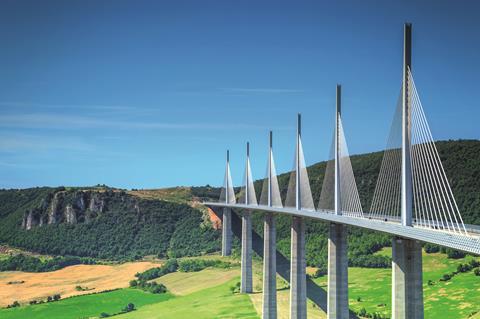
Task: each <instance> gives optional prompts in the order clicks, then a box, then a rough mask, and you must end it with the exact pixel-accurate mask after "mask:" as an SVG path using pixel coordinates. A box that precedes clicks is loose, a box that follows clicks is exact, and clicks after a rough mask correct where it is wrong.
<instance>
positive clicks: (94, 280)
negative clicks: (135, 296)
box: [0, 262, 159, 307]
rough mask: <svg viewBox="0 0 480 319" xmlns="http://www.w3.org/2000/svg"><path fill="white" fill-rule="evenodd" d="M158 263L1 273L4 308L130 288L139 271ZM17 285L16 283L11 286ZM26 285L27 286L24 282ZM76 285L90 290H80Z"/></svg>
mask: <svg viewBox="0 0 480 319" xmlns="http://www.w3.org/2000/svg"><path fill="white" fill-rule="evenodd" d="M158 266H159V264H158V263H153V262H134V263H125V264H121V265H75V266H70V267H66V268H63V269H61V270H57V271H52V272H44V273H27V272H20V271H9V272H0V307H4V306H7V305H9V304H11V303H13V301H15V300H17V301H18V302H20V303H21V304H24V303H28V302H29V301H30V300H45V299H46V298H47V297H48V296H52V295H54V294H60V295H61V296H62V298H65V297H70V296H75V295H83V294H89V293H92V292H101V291H105V290H110V289H116V288H124V287H128V285H129V281H130V280H132V279H134V276H135V274H136V273H137V272H142V271H145V270H147V269H149V268H153V267H158ZM9 282H13V284H9ZM22 282H23V283H22ZM76 286H81V287H84V288H87V287H88V290H86V291H77V290H76V289H75V287H76Z"/></svg>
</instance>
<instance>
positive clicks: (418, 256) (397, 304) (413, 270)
mask: <svg viewBox="0 0 480 319" xmlns="http://www.w3.org/2000/svg"><path fill="white" fill-rule="evenodd" d="M392 319H423V287H422V245H421V244H420V243H419V242H418V241H415V240H410V239H403V238H399V237H395V238H393V241H392Z"/></svg>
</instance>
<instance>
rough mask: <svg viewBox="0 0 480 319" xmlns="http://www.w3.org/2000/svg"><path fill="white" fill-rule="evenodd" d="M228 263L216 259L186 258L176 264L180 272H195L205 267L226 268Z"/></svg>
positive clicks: (228, 265)
mask: <svg viewBox="0 0 480 319" xmlns="http://www.w3.org/2000/svg"><path fill="white" fill-rule="evenodd" d="M230 266H231V265H230V263H228V262H224V261H222V260H218V259H186V260H182V261H180V262H179V264H178V270H179V271H182V272H196V271H200V270H203V269H205V268H207V267H215V268H228V267H230Z"/></svg>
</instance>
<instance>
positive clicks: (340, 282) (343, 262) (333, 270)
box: [327, 223, 349, 319]
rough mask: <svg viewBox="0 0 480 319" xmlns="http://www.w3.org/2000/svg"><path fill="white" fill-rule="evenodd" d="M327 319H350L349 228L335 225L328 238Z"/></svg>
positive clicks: (331, 225) (331, 227)
mask: <svg viewBox="0 0 480 319" xmlns="http://www.w3.org/2000/svg"><path fill="white" fill-rule="evenodd" d="M327 318H328V319H348V318H349V309H348V256H347V228H346V226H345V225H341V224H334V223H331V224H330V233H329V237H328V304H327Z"/></svg>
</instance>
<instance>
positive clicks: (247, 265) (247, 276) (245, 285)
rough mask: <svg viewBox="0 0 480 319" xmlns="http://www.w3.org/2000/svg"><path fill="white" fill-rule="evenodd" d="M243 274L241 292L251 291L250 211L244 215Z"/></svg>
mask: <svg viewBox="0 0 480 319" xmlns="http://www.w3.org/2000/svg"><path fill="white" fill-rule="evenodd" d="M241 263H242V265H241V267H242V274H241V283H240V292H242V293H251V292H252V291H253V289H252V288H253V283H252V217H251V213H250V212H249V211H245V212H244V213H243V216H242V260H241Z"/></svg>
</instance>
